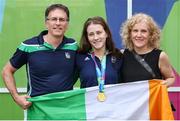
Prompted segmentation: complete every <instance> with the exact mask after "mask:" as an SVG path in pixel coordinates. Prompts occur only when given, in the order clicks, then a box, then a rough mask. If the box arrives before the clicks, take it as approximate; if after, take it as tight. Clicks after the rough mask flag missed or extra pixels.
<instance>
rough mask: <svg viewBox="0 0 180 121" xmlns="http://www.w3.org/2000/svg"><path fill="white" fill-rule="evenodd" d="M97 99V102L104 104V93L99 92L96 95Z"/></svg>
mask: <svg viewBox="0 0 180 121" xmlns="http://www.w3.org/2000/svg"><path fill="white" fill-rule="evenodd" d="M97 99H98V101H99V102H104V101H105V100H106V96H105V94H104V92H99V93H98V95H97Z"/></svg>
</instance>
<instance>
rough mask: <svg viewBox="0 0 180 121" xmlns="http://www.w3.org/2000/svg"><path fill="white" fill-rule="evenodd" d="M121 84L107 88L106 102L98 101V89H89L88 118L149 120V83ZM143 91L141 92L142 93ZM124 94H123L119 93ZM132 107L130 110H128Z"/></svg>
mask: <svg viewBox="0 0 180 121" xmlns="http://www.w3.org/2000/svg"><path fill="white" fill-rule="evenodd" d="M135 83H136V84H134V83H128V84H123V85H122V84H119V85H115V86H109V87H107V86H106V88H105V94H106V96H107V99H106V101H104V102H99V101H98V100H97V94H98V90H97V89H98V88H97V87H94V88H90V89H89V88H87V92H88V93H86V98H85V99H86V118H87V119H90V120H91V119H96V120H98V119H99V120H114V119H116V120H117V119H121V120H123V119H126V120H128V119H131V120H133V119H136V120H138V119H143V120H149V117H150V116H149V108H148V107H149V104H148V99H149V84H148V81H144V82H135ZM140 90H141V91H140ZM119 92H122V93H119ZM127 107H130V108H127Z"/></svg>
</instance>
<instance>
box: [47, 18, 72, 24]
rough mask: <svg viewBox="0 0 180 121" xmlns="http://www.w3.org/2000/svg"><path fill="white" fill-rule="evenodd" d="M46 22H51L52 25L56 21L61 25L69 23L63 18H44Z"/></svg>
mask: <svg viewBox="0 0 180 121" xmlns="http://www.w3.org/2000/svg"><path fill="white" fill-rule="evenodd" d="M46 20H49V21H51V22H53V23H55V22H57V21H58V20H59V22H61V23H65V22H67V21H69V20H68V19H65V18H56V17H52V18H46Z"/></svg>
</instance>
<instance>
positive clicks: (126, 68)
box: [122, 49, 162, 82]
mask: <svg viewBox="0 0 180 121" xmlns="http://www.w3.org/2000/svg"><path fill="white" fill-rule="evenodd" d="M161 52H162V50H159V49H153V50H152V51H151V52H149V53H146V54H142V55H140V56H141V57H142V58H144V60H145V61H146V62H147V63H148V65H149V66H150V67H151V68H152V70H153V71H154V73H155V75H156V76H155V78H154V79H162V75H161V72H160V69H159V66H158V62H159V56H160V53H161ZM123 59H124V60H123V65H122V78H123V82H134V81H141V80H150V79H153V77H152V75H151V73H149V72H148V71H147V70H146V69H145V68H144V67H143V66H142V65H141V64H140V63H139V62H138V61H137V60H136V59H135V57H134V55H133V53H132V52H131V51H129V50H128V49H125V51H124V57H123Z"/></svg>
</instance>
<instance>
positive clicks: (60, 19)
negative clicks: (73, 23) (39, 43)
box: [45, 9, 68, 37]
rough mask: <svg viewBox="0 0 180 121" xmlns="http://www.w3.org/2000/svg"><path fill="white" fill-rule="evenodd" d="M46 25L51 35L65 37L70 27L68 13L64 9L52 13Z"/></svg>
mask: <svg viewBox="0 0 180 121" xmlns="http://www.w3.org/2000/svg"><path fill="white" fill-rule="evenodd" d="M45 24H46V27H47V29H48V34H49V35H51V36H54V37H63V36H64V33H65V31H66V30H67V27H68V17H67V15H66V12H65V11H64V10H62V9H54V10H52V11H50V12H49V15H48V17H47V19H46V21H45Z"/></svg>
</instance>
